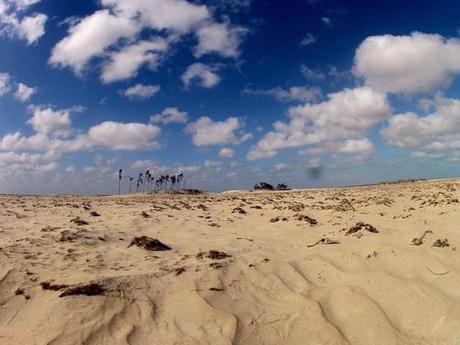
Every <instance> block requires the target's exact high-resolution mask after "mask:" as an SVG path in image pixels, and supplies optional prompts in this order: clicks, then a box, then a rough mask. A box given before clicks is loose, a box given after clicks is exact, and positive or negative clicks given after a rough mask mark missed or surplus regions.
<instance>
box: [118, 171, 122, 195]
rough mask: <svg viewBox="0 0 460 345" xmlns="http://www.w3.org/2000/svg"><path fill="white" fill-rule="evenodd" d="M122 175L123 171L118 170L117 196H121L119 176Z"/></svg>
mask: <svg viewBox="0 0 460 345" xmlns="http://www.w3.org/2000/svg"><path fill="white" fill-rule="evenodd" d="M122 173H123V169H120V170H118V194H119V195H120V194H121V174H122Z"/></svg>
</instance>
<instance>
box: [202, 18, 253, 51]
mask: <svg viewBox="0 0 460 345" xmlns="http://www.w3.org/2000/svg"><path fill="white" fill-rule="evenodd" d="M247 32H248V30H247V29H245V28H242V27H231V26H230V24H228V23H223V24H220V23H207V24H206V25H204V26H202V27H200V28H199V29H198V30H197V32H196V35H197V37H198V45H197V47H196V49H195V56H196V57H201V56H203V55H205V54H209V53H216V54H219V55H221V56H223V57H228V58H236V57H238V56H239V55H240V51H239V46H240V42H241V40H242V38H243V37H244V35H245V34H246V33H247Z"/></svg>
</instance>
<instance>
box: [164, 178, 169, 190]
mask: <svg viewBox="0 0 460 345" xmlns="http://www.w3.org/2000/svg"><path fill="white" fill-rule="evenodd" d="M165 181H166V185H165V190H166V189H168V183H169V175H166V176H165Z"/></svg>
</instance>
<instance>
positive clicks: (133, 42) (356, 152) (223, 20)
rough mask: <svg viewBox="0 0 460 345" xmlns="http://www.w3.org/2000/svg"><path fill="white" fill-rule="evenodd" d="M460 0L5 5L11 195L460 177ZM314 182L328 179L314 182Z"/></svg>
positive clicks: (2, 43)
mask: <svg viewBox="0 0 460 345" xmlns="http://www.w3.org/2000/svg"><path fill="white" fill-rule="evenodd" d="M459 17H460V6H458V3H457V2H455V1H439V2H437V3H434V2H432V1H417V2H415V1H406V2H401V1H351V0H350V1H338V0H336V1H333V0H297V1H294V0H292V1H281V0H278V1H275V0H273V1H255V0H227V1H217V0H213V1H185V0H99V1H96V0H95V1H79V2H76V1H57V0H0V28H1V29H0V52H1V58H0V116H1V122H0V192H3V193H113V192H116V191H117V185H116V177H115V172H116V171H118V169H120V168H123V170H124V176H125V180H124V185H123V186H124V188H125V189H126V186H127V183H126V181H127V180H126V179H127V178H128V177H129V176H137V174H138V173H139V172H143V171H145V170H146V169H149V170H151V171H152V172H153V175H154V176H158V175H161V174H177V173H184V175H185V176H186V181H187V185H188V186H189V187H196V188H207V189H211V190H224V189H230V188H250V187H251V186H252V185H254V183H256V182H258V181H261V180H264V181H265V180H266V181H268V182H271V183H273V184H276V183H280V182H285V183H287V184H288V185H290V186H293V187H313V186H334V185H343V184H361V183H370V182H378V181H382V180H391V179H398V178H409V177H424V178H438V177H439V178H441V177H448V176H457V175H460V167H459V161H458V160H459V159H460V154H459V152H458V149H459V148H460V134H459V130H460V99H458V97H459V96H458V94H459V92H458V91H459V90H460V82H459V80H458V78H457V77H458V74H459V72H460V58H459V56H460V40H459V38H458V35H459V31H458V30H459V28H460V25H459V23H458V18H459ZM312 169H316V170H319V171H320V172H321V173H320V174H319V176H316V175H314V174H311V171H312Z"/></svg>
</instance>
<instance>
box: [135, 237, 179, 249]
mask: <svg viewBox="0 0 460 345" xmlns="http://www.w3.org/2000/svg"><path fill="white" fill-rule="evenodd" d="M132 246H138V247H139V248H143V249H145V250H150V251H164V250H171V247H169V246H167V245H166V244H164V243H161V242H160V241H159V240H157V239H156V238H151V237H148V236H140V237H134V238H133V239H132V241H131V243H130V244H129V245H128V248H129V247H132Z"/></svg>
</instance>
